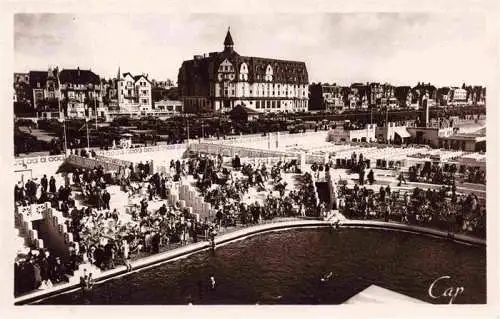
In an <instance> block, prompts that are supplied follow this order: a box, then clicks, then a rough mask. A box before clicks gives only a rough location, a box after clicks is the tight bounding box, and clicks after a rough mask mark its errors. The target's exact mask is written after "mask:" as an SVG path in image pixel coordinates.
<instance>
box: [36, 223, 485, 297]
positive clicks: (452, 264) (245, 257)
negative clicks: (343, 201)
mask: <svg viewBox="0 0 500 319" xmlns="http://www.w3.org/2000/svg"><path fill="white" fill-rule="evenodd" d="M330 272H331V273H332V274H333V276H332V277H331V279H329V280H328V281H325V282H322V281H321V280H320V278H321V277H322V276H323V275H324V274H327V273H330ZM211 276H213V277H214V279H215V281H216V286H215V289H211V287H210V277H211ZM443 276H449V278H444V279H442V280H440V281H439V282H438V283H437V284H436V285H435V286H434V288H433V289H434V290H433V294H434V295H441V294H442V293H443V292H444V291H445V289H448V288H451V287H463V288H464V291H463V293H462V294H460V295H459V296H457V298H456V299H455V300H454V303H458V304H460V303H462V304H463V303H470V304H484V303H486V247H484V246H470V245H464V244H460V243H456V242H452V241H449V240H446V239H439V238H434V237H429V236H424V235H419V234H414V233H407V232H399V231H388V230H375V229H353V228H347V229H339V230H331V229H327V228H314V229H311V228H308V229H292V230H283V231H276V232H269V233H264V234H260V235H257V236H253V237H249V238H246V239H243V240H240V241H236V242H232V243H229V244H227V245H225V246H221V247H218V248H217V250H216V251H215V253H212V252H210V251H203V252H200V253H196V254H194V255H191V256H189V257H187V258H185V259H180V260H176V261H173V262H170V263H166V264H163V265H160V266H157V267H153V268H150V269H146V270H142V271H139V272H137V273H133V274H130V275H127V276H123V277H119V278H115V279H113V280H110V281H106V282H104V283H102V284H98V285H96V286H95V288H94V289H93V291H92V293H91V294H90V295H88V296H83V295H82V293H81V292H73V293H68V294H63V295H59V296H55V297H52V298H50V299H46V300H43V301H42V302H41V303H42V304H82V303H91V304H115V305H119V304H136V305H143V304H163V305H177V304H187V303H188V302H192V303H193V304H256V303H260V304H341V303H343V302H345V301H346V300H347V299H348V298H350V297H351V296H353V295H355V294H356V293H358V292H360V291H361V290H363V289H364V288H367V287H368V286H370V285H372V284H375V285H378V286H381V287H384V288H387V289H390V290H394V291H396V292H398V293H402V294H405V295H407V296H410V297H414V298H418V299H420V300H422V301H425V302H429V303H438V304H441V303H442V304H446V303H449V299H450V298H449V297H443V296H441V297H440V298H437V299H433V298H431V297H430V296H429V287H430V286H431V284H432V283H433V282H434V281H435V280H436V279H438V278H440V277H443Z"/></svg>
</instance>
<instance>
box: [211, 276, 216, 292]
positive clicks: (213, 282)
mask: <svg viewBox="0 0 500 319" xmlns="http://www.w3.org/2000/svg"><path fill="white" fill-rule="evenodd" d="M210 287H211V288H212V289H215V278H214V276H210Z"/></svg>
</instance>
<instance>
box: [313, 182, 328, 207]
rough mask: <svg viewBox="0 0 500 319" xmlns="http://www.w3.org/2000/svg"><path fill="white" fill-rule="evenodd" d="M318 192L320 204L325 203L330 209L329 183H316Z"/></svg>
mask: <svg viewBox="0 0 500 319" xmlns="http://www.w3.org/2000/svg"><path fill="white" fill-rule="evenodd" d="M315 184H316V191H317V192H318V199H319V201H320V203H325V204H326V206H327V207H328V206H329V205H330V201H331V196H330V189H329V187H328V183H327V182H315Z"/></svg>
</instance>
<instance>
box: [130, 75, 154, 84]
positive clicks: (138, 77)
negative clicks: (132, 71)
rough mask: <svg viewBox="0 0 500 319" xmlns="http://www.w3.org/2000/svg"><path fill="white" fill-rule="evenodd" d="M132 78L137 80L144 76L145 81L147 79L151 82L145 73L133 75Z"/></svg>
mask: <svg viewBox="0 0 500 319" xmlns="http://www.w3.org/2000/svg"><path fill="white" fill-rule="evenodd" d="M133 78H134V81H135V82H137V81H139V79H140V78H145V79H146V81H148V82H149V83H151V81H150V80H149V79H148V77H147V76H145V75H135V76H133Z"/></svg>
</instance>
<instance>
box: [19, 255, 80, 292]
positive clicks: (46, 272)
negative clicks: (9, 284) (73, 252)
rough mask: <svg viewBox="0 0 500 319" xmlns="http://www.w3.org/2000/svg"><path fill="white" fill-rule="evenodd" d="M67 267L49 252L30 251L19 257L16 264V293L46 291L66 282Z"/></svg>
mask: <svg viewBox="0 0 500 319" xmlns="http://www.w3.org/2000/svg"><path fill="white" fill-rule="evenodd" d="M69 273H70V272H69V270H68V268H67V265H66V264H65V263H64V262H63V261H62V260H61V258H60V257H54V256H53V255H52V254H51V253H50V251H49V250H47V249H45V250H43V249H42V250H37V249H28V251H27V252H26V253H23V254H20V255H19V256H17V258H16V261H15V263H14V293H15V295H19V294H23V293H26V292H29V291H32V290H35V289H45V288H50V287H52V285H53V284H57V283H62V282H66V281H67V280H68V279H67V274H69Z"/></svg>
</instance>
